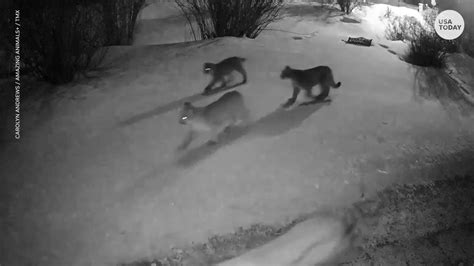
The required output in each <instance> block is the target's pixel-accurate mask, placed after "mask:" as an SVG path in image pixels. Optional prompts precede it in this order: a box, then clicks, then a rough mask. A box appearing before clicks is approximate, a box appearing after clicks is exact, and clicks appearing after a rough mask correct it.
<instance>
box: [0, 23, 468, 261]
mask: <svg viewBox="0 0 474 266" xmlns="http://www.w3.org/2000/svg"><path fill="white" fill-rule="evenodd" d="M143 16H145V15H143ZM148 18H149V16H148ZM367 25H370V23H369V22H367V21H366V20H362V23H360V24H354V23H342V22H339V21H338V20H334V21H333V22H331V23H326V22H321V21H317V20H312V19H310V18H308V17H307V16H301V17H295V16H293V17H291V16H290V17H286V18H285V19H284V20H282V21H279V22H277V23H274V24H272V25H270V28H272V29H279V30H282V31H275V30H273V31H272V30H268V31H264V32H263V33H262V35H261V36H259V37H258V38H257V39H255V40H250V39H237V38H220V39H217V40H212V41H199V42H188V43H180V44H166V45H149V44H147V43H146V38H145V37H142V40H143V42H142V43H140V44H139V45H138V44H137V45H135V46H133V47H112V48H111V50H110V51H111V55H110V57H109V58H108V62H107V65H108V66H110V68H108V70H106V71H105V72H104V73H102V74H101V76H100V77H98V78H95V79H90V80H84V81H82V82H79V83H78V84H74V85H68V86H65V87H64V88H61V89H62V91H63V92H64V94H59V96H57V97H55V98H53V99H52V100H51V102H50V103H49V107H48V110H47V111H36V110H30V111H24V112H28V113H25V114H24V116H25V117H26V118H25V119H26V121H31V124H29V125H28V128H29V129H28V131H25V132H23V137H22V139H21V141H20V142H17V143H13V144H8V145H6V146H5V148H4V149H3V151H2V152H0V169H2V174H1V176H2V179H4V180H3V181H4V182H3V184H4V186H3V188H2V193H8V194H3V195H4V196H6V197H8V199H9V202H8V206H2V209H4V208H3V207H6V210H7V211H8V216H7V218H5V219H3V221H2V227H1V228H0V230H1V231H0V233H1V235H2V239H1V240H0V243H1V249H2V251H3V250H6V251H7V252H5V253H2V257H0V264H2V265H3V264H5V265H25V264H27V263H33V264H35V265H109V264H113V263H117V262H128V261H133V260H139V259H142V258H151V257H153V256H158V255H160V254H163V253H165V252H167V251H169V248H170V247H172V246H182V245H187V244H190V243H191V242H200V241H205V240H206V239H207V237H209V236H211V235H212V234H219V233H225V232H230V231H233V230H235V229H236V228H237V227H239V226H244V227H245V226H248V225H250V224H252V223H256V222H259V223H280V222H283V221H286V220H289V219H292V218H294V217H296V216H298V215H299V214H301V213H306V212H310V211H313V210H315V209H317V208H319V207H320V206H339V205H345V204H348V203H350V202H353V201H354V200H357V199H358V198H359V196H360V194H361V190H363V192H364V193H365V194H366V195H368V194H371V193H375V191H376V190H378V189H381V188H383V187H386V186H388V185H390V184H393V183H400V182H422V181H423V180H428V179H432V178H433V176H436V175H438V174H439V172H440V171H439V168H436V167H431V166H430V165H429V163H428V162H426V161H430V160H431V161H430V162H433V161H435V162H438V163H439V164H441V166H440V168H443V167H444V166H445V167H444V168H443V171H444V173H445V174H449V175H454V174H463V173H466V172H469V171H470V172H472V170H474V169H473V168H472V167H473V166H471V165H466V164H465V163H463V162H457V161H454V162H453V163H452V164H453V165H454V166H453V165H443V163H445V162H446V160H444V159H443V158H445V157H444V156H446V155H451V154H457V153H463V152H465V151H466V150H472V148H474V134H473V133H474V123H472V113H470V114H464V116H463V115H461V113H460V112H459V110H457V109H456V108H452V106H451V105H449V106H447V105H445V104H444V102H442V101H438V100H436V99H431V100H421V101H415V100H414V97H415V95H414V91H416V86H417V85H416V84H418V83H417V82H415V81H416V80H415V74H416V73H419V72H420V71H422V69H421V68H416V67H413V66H410V65H408V64H407V63H405V62H403V61H401V60H399V59H398V58H397V56H394V55H393V54H391V53H389V52H387V50H386V49H385V48H383V47H380V46H378V45H375V46H372V47H360V46H354V45H350V44H345V43H344V42H342V41H341V40H342V39H346V38H347V37H348V36H356V35H357V36H359V35H360V36H367V37H371V36H376V34H374V33H373V32H372V31H370V27H368V26H367ZM315 30H317V33H316V34H315V35H314V36H313V35H311V36H310V37H308V38H304V39H302V40H294V39H292V36H294V35H295V34H291V33H289V32H298V33H303V34H306V33H308V34H309V33H313V32H315ZM142 34H144V33H142ZM150 34H151V35H153V34H154V33H150ZM158 35H159V34H158ZM158 35H155V36H158ZM155 41H156V40H155ZM155 41H150V42H151V43H153V44H154V43H156V42H155ZM168 41H169V39H168ZM162 43H167V41H164V42H162ZM384 43H385V44H388V45H389V46H391V45H392V42H388V41H384ZM394 45H395V44H394ZM234 55H237V56H242V57H245V58H247V61H246V62H245V63H244V64H245V67H246V69H247V72H248V74H249V77H248V79H249V81H248V83H247V84H246V85H244V86H240V87H238V88H237V89H238V90H239V91H240V92H241V93H242V94H243V96H244V99H245V103H246V105H247V106H248V108H249V109H250V110H251V113H252V117H253V118H254V120H255V123H254V124H253V125H252V127H250V128H249V129H248V131H245V130H240V131H238V130H237V131H235V132H236V133H234V134H233V135H232V134H231V137H232V138H231V139H228V140H227V141H226V140H224V143H222V144H219V145H217V146H203V145H202V144H204V143H205V141H206V140H207V139H206V138H207V137H208V136H201V137H200V138H199V139H198V140H197V141H196V142H193V143H192V146H191V147H190V148H189V150H188V151H186V152H184V153H177V152H176V147H177V145H178V144H179V143H180V141H181V140H182V138H183V137H184V135H185V133H186V132H185V130H184V128H183V127H182V125H180V124H178V117H177V112H178V108H179V106H180V105H181V104H182V103H183V102H184V101H187V100H191V101H193V103H194V104H196V105H205V104H208V103H210V102H212V101H213V100H215V99H217V97H219V96H220V94H219V95H213V96H210V97H202V96H199V94H200V93H201V92H202V90H203V88H204V87H205V86H206V85H207V82H208V77H206V76H204V75H203V74H202V71H201V67H202V64H203V63H204V62H206V61H208V62H215V61H219V60H221V59H223V58H225V57H228V56H234ZM285 65H290V66H292V67H294V68H309V67H312V66H315V65H328V66H330V67H331V68H332V69H333V72H334V76H335V79H336V81H341V82H342V86H341V87H340V88H339V89H338V90H332V91H331V94H330V97H331V98H332V99H333V101H332V103H331V104H328V105H312V106H306V107H294V108H292V109H290V110H287V111H281V110H278V107H279V105H280V104H281V103H283V102H284V101H286V99H287V98H288V97H290V95H291V85H290V82H289V81H287V80H281V79H280V78H279V74H280V71H281V70H282V69H283V67H284V66H285ZM428 71H429V70H428ZM422 77H423V76H422ZM435 85H436V84H435ZM72 94H74V97H72V96H71V97H68V95H72ZM300 98H301V99H299V100H298V102H301V101H303V100H304V98H303V97H302V96H301V97H300ZM454 106H456V105H454ZM35 121H36V122H35ZM33 122H34V123H33ZM471 157H472V156H471ZM419 158H426V161H425V160H419ZM448 166H449V167H448ZM427 167H428V168H427ZM435 174H436V175H435Z"/></svg>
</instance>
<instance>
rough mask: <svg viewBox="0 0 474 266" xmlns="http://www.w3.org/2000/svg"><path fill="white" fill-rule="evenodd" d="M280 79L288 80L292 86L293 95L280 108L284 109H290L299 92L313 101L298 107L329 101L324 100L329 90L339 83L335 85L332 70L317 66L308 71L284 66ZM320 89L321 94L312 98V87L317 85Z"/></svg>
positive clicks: (339, 83) (337, 86)
mask: <svg viewBox="0 0 474 266" xmlns="http://www.w3.org/2000/svg"><path fill="white" fill-rule="evenodd" d="M280 78H281V79H290V80H291V84H292V86H293V95H292V96H291V98H289V99H288V100H287V101H286V102H285V103H284V104H283V105H282V106H283V107H284V108H287V107H290V106H291V105H293V104H294V103H295V101H296V98H297V97H298V94H299V93H300V91H301V90H304V91H305V92H306V96H307V97H308V98H312V99H313V100H311V101H308V102H304V103H301V104H300V105H307V104H313V103H316V102H322V101H331V100H329V99H326V97H327V96H328V95H329V89H330V88H331V87H332V88H335V89H337V88H339V87H340V86H341V82H338V83H335V82H334V77H333V74H332V70H331V68H330V67H328V66H317V67H313V68H310V69H294V68H291V67H289V66H285V68H284V69H283V70H282V72H281V75H280ZM318 84H319V86H320V87H321V93H320V94H319V95H317V96H314V95H313V93H312V89H313V87H314V86H316V85H318Z"/></svg>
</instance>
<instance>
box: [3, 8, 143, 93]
mask: <svg viewBox="0 0 474 266" xmlns="http://www.w3.org/2000/svg"><path fill="white" fill-rule="evenodd" d="M8 3H9V4H5V5H2V13H1V15H2V18H0V26H2V28H3V26H5V29H7V31H6V33H4V32H3V31H2V33H1V36H0V37H1V38H0V40H1V41H0V52H1V50H5V51H6V54H13V49H14V38H13V30H14V29H13V25H14V23H13V21H12V19H13V14H14V12H15V11H14V10H15V9H18V10H20V12H21V65H22V74H26V73H29V74H32V75H33V76H35V77H38V78H40V79H42V80H45V81H47V82H50V83H52V84H62V83H67V82H70V81H72V80H73V79H74V78H75V77H76V76H77V75H78V74H85V73H86V72H87V71H88V70H91V69H94V68H95V67H97V66H98V65H99V64H100V62H101V61H102V59H103V57H104V55H105V52H106V48H105V47H106V46H107V45H124V44H130V43H131V42H132V38H133V29H134V26H135V21H136V17H137V15H138V11H139V9H140V8H141V6H142V5H143V3H144V0H130V1H128V0H104V1H100V0H49V1H28V0H17V2H16V3H14V4H13V2H11V1H8ZM5 40H6V41H5Z"/></svg>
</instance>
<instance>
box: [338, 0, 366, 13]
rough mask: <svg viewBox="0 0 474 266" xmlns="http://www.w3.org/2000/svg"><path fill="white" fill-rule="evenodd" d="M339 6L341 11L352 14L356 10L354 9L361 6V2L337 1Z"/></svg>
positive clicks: (358, 0) (350, 0)
mask: <svg viewBox="0 0 474 266" xmlns="http://www.w3.org/2000/svg"><path fill="white" fill-rule="evenodd" d="M337 4H338V5H339V7H340V8H341V11H342V12H344V13H346V14H350V13H352V11H353V10H354V8H356V7H358V6H360V4H361V1H360V0H337Z"/></svg>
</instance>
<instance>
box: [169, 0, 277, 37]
mask: <svg viewBox="0 0 474 266" xmlns="http://www.w3.org/2000/svg"><path fill="white" fill-rule="evenodd" d="M175 1H176V3H177V5H178V6H179V8H180V9H181V11H182V13H183V15H184V16H185V17H186V19H187V20H188V23H189V24H190V26H191V30H192V33H193V36H194V39H195V40H197V34H200V37H201V39H212V38H216V37H224V36H234V37H244V36H246V37H248V38H252V39H253V38H255V37H257V36H258V35H259V34H260V32H262V30H263V29H264V28H265V27H266V26H267V25H268V24H269V23H271V22H272V21H275V20H276V19H277V18H278V14H279V12H280V10H281V8H282V6H283V1H282V0H225V1H224V0H175ZM194 23H196V24H197V27H198V29H195V28H194ZM198 30H199V33H197V31H198Z"/></svg>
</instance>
